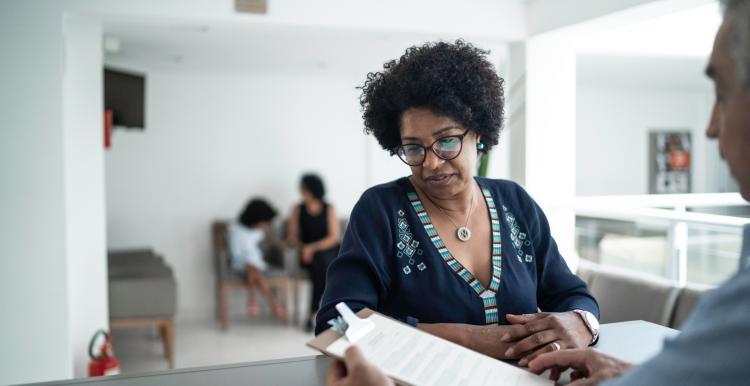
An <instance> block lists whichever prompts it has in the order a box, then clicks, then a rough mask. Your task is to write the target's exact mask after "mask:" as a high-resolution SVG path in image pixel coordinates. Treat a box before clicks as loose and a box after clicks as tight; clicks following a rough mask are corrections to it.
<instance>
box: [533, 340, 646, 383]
mask: <svg viewBox="0 0 750 386" xmlns="http://www.w3.org/2000/svg"><path fill="white" fill-rule="evenodd" d="M631 367H633V365H631V364H629V363H626V362H623V361H621V360H619V359H615V358H613V357H611V356H609V355H605V354H602V353H600V352H599V351H596V350H594V349H578V350H565V351H558V352H553V353H547V354H542V355H539V356H538V357H537V358H536V359H534V360H532V361H531V362H529V370H531V372H533V373H535V374H541V373H543V372H544V371H545V370H547V369H551V370H552V372H551V373H550V379H552V380H554V381H557V380H559V379H560V374H561V373H562V372H563V371H565V370H567V369H573V372H572V373H571V374H570V379H571V381H573V382H571V383H569V384H568V385H569V386H591V385H598V384H599V383H600V382H602V381H604V380H607V379H610V378H615V377H619V376H621V375H622V374H623V373H625V372H626V371H628V370H630V368H631Z"/></svg>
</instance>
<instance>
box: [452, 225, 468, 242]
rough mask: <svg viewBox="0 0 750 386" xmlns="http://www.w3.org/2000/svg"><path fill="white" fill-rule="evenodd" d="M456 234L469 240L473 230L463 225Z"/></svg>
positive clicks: (463, 239) (464, 239)
mask: <svg viewBox="0 0 750 386" xmlns="http://www.w3.org/2000/svg"><path fill="white" fill-rule="evenodd" d="M456 236H457V237H458V239H459V240H461V241H469V239H470V238H471V231H470V230H469V228H467V227H461V228H458V230H457V231H456Z"/></svg>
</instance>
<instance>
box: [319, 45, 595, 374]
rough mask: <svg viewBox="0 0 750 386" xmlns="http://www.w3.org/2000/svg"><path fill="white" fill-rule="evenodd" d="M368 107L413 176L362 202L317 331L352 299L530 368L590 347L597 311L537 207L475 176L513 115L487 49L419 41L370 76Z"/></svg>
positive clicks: (331, 276)
mask: <svg viewBox="0 0 750 386" xmlns="http://www.w3.org/2000/svg"><path fill="white" fill-rule="evenodd" d="M360 103H361V105H362V108H363V118H364V124H365V130H366V132H367V133H370V134H373V135H374V136H375V138H376V139H377V140H378V142H379V143H380V145H381V146H382V147H383V149H385V150H387V151H390V152H391V154H396V155H398V157H399V158H400V159H401V161H403V162H404V163H405V164H406V165H408V167H409V169H410V172H411V175H410V176H408V177H403V178H400V179H398V180H395V181H392V182H388V183H385V184H382V185H378V186H375V187H372V188H370V189H368V190H367V191H365V192H364V194H363V195H362V197H361V198H360V199H359V201H358V202H357V204H356V205H355V207H354V209H353V210H352V214H351V218H350V222H349V226H348V228H347V230H346V233H345V235H344V239H343V242H342V245H341V252H340V254H339V257H338V258H337V259H335V260H334V261H333V263H332V264H331V266H330V268H329V269H328V277H327V285H326V289H325V293H324V295H323V301H322V305H321V309H320V311H319V312H318V317H317V328H316V332H317V333H320V332H322V331H323V330H325V329H326V328H328V324H327V322H328V321H329V320H330V319H332V318H335V317H337V315H338V314H337V312H336V310H335V308H334V307H335V305H336V304H337V303H338V302H345V303H346V304H347V305H348V306H349V307H350V308H352V309H353V310H354V311H357V310H359V309H362V308H365V307H367V308H370V309H373V310H376V311H378V312H381V313H384V314H386V315H389V316H391V317H393V318H396V319H400V320H402V321H405V322H408V323H410V324H412V325H415V326H416V327H417V328H420V329H422V330H425V331H427V332H430V333H433V334H435V335H438V336H441V337H443V338H446V339H448V340H451V341H454V342H456V343H459V344H462V345H464V346H467V347H469V348H472V349H474V350H476V351H479V352H482V353H485V354H487V355H490V356H493V357H497V358H501V359H520V363H521V365H524V364H525V363H526V362H527V361H528V360H530V359H531V358H532V357H534V356H535V355H537V354H539V353H542V352H545V351H550V350H559V349H565V348H573V347H585V346H588V345H589V344H591V343H592V342H593V341H594V340H595V339H596V337H597V335H598V322H597V318H598V315H599V307H598V305H597V303H596V301H595V300H594V298H593V297H592V296H591V294H590V293H589V292H588V290H587V288H586V284H585V283H584V282H583V281H582V280H580V279H579V278H578V277H577V276H575V275H573V274H572V273H571V272H570V270H569V269H568V266H567V265H566V263H565V261H564V260H563V258H562V257H561V256H560V253H559V252H558V249H557V245H556V244H555V241H554V240H553V238H552V236H551V235H550V228H549V225H548V223H547V219H546V217H545V215H544V213H543V212H542V210H541V209H540V207H539V206H538V205H537V204H536V203H535V202H534V200H533V199H532V198H531V197H529V195H528V194H527V193H526V192H525V191H524V190H523V189H522V188H521V187H520V186H519V185H517V184H516V183H514V182H511V181H505V180H495V179H488V178H479V177H475V176H474V172H475V171H476V170H477V160H478V157H479V155H480V153H482V152H487V151H488V150H490V149H491V148H492V147H493V146H494V145H496V144H497V143H498V137H499V135H500V128H501V126H502V123H503V105H504V95H503V80H502V79H501V78H500V77H499V76H498V75H497V73H496V72H495V70H494V68H493V66H492V64H490V62H488V61H487V59H486V52H485V51H482V50H479V49H477V48H475V47H473V46H472V45H470V44H468V43H464V42H463V41H460V40H459V41H457V42H455V43H453V44H451V43H442V42H441V43H428V44H425V45H423V46H421V47H412V48H410V49H408V50H407V51H406V53H405V54H404V55H403V56H402V57H401V58H400V59H399V60H398V61H391V62H388V63H387V64H386V65H385V67H384V70H383V71H382V72H377V73H371V74H369V75H368V76H367V81H366V82H365V83H364V85H363V86H362V96H361V98H360ZM538 309H541V311H543V312H540V313H538ZM509 324H510V325H509Z"/></svg>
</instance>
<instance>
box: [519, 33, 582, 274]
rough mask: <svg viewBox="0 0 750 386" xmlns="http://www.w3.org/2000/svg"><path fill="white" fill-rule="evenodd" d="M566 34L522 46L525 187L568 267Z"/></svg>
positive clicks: (570, 177)
mask: <svg viewBox="0 0 750 386" xmlns="http://www.w3.org/2000/svg"><path fill="white" fill-rule="evenodd" d="M572 42H573V40H572V38H571V37H570V36H568V34H566V33H564V32H560V33H549V34H544V35H540V36H538V37H532V38H530V39H529V40H528V42H527V45H526V126H525V134H526V135H525V144H526V154H525V172H526V181H525V186H526V188H527V189H528V191H529V193H530V194H531V195H532V196H533V197H534V198H535V199H536V200H537V202H538V203H539V205H540V206H541V207H542V208H543V209H544V211H545V213H546V214H547V218H548V219H549V222H550V227H551V230H552V236H553V237H554V238H555V240H556V241H557V243H558V246H559V248H560V252H561V253H562V255H563V257H565V259H566V261H567V262H568V265H570V266H575V264H577V254H576V252H575V215H574V212H573V210H572V209H571V208H569V207H567V205H568V204H569V203H570V202H571V201H572V199H573V198H574V197H575V182H576V172H575V171H576V163H575V160H576V149H575V146H576V140H575V139H576V102H575V101H576V81H575V80H576V67H575V50H574V48H573V44H572Z"/></svg>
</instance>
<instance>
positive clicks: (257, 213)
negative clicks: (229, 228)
mask: <svg viewBox="0 0 750 386" xmlns="http://www.w3.org/2000/svg"><path fill="white" fill-rule="evenodd" d="M276 214H277V212H276V209H274V208H273V207H272V206H271V204H269V203H268V202H267V201H266V200H264V199H262V198H254V199H252V200H250V201H249V202H248V203H247V205H245V209H243V210H242V213H240V216H239V219H238V220H239V223H240V224H242V225H244V226H246V227H248V228H252V227H254V226H256V225H257V224H259V223H262V222H266V221H271V220H273V218H274V217H276Z"/></svg>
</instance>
